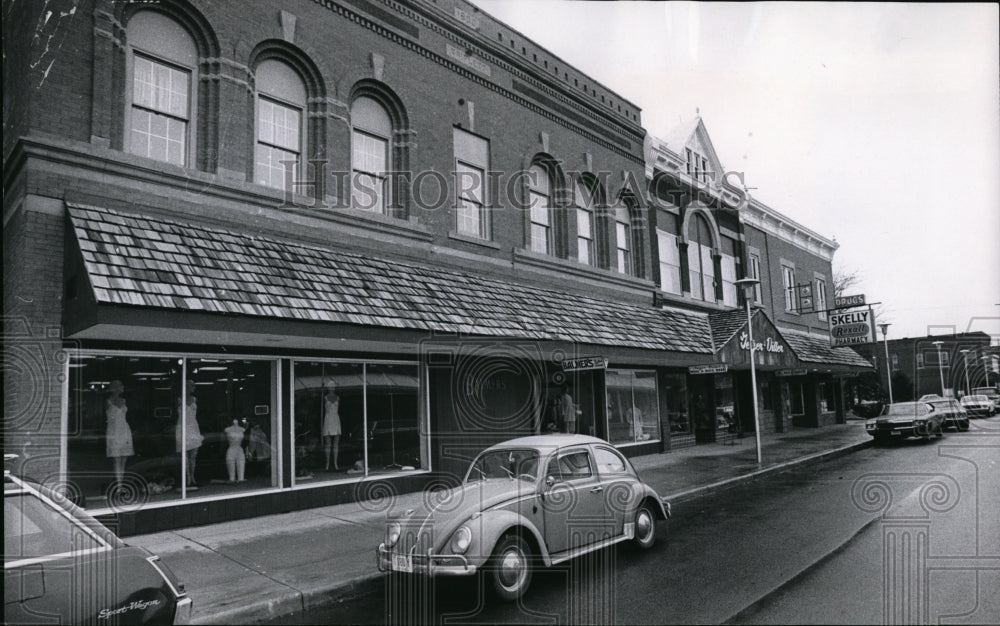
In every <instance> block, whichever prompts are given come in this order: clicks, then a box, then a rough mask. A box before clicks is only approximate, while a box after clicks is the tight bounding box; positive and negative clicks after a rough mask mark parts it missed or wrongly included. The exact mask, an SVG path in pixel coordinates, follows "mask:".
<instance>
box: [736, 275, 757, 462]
mask: <svg viewBox="0 0 1000 626" xmlns="http://www.w3.org/2000/svg"><path fill="white" fill-rule="evenodd" d="M759 282H760V281H759V280H757V279H756V278H741V279H739V280H737V281H736V285H738V286H740V287H742V288H743V296H744V298H743V299H744V300H746V303H747V338H748V340H749V342H750V389H751V392H752V395H753V433H754V439H755V440H756V443H757V465H760V464H761V462H762V458H761V453H760V419H759V418H758V416H757V360H756V358H755V356H754V346H753V319H752V318H751V316H750V301H751V300H753V292H754V287H755V286H756V285H757V283H759Z"/></svg>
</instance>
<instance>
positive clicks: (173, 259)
mask: <svg viewBox="0 0 1000 626" xmlns="http://www.w3.org/2000/svg"><path fill="white" fill-rule="evenodd" d="M67 208H68V211H69V215H70V221H71V225H72V228H73V234H74V235H75V237H76V241H77V243H78V245H79V248H80V252H81V255H82V258H83V264H84V268H85V273H86V275H87V277H88V278H89V281H90V285H91V287H92V289H93V295H94V299H95V300H96V303H97V305H98V306H102V305H115V306H122V307H153V308H156V309H169V310H173V311H194V312H201V313H213V314H222V315H242V316H252V317H258V318H277V319H282V320H297V321H313V322H334V323H340V324H353V325H358V326H365V327H381V328H386V329H408V330H421V331H434V332H442V333H457V334H463V335H473V336H483V337H497V338H500V337H511V338H523V339H531V340H553V341H567V342H574V343H581V344H594V345H600V346H613V347H621V348H641V349H646V350H665V351H672V352H681V353H692V354H699V355H704V354H708V355H710V354H711V353H712V339H711V331H710V329H709V324H708V320H707V318H706V317H705V316H700V315H696V314H688V313H683V312H677V311H662V310H659V309H655V308H652V307H641V306H635V305H629V304H623V303H618V302H611V301H606V300H600V299H597V298H589V297H583V296H579V295H572V294H568V293H563V292H559V291H554V290H549V289H540V288H537V287H528V286H525V285H520V284H516V283H511V282H506V281H502V280H498V279H493V278H485V277H482V276H476V275H471V274H465V273H461V272H456V271H448V270H444V269H438V268H431V267H420V266H416V265H413V264H409V263H403V262H400V261H391V260H387V259H377V258H370V257H366V256H361V255H357V254H350V253H346V252H340V251H335V250H331V249H329V248H323V247H318V246H311V245H305V244H302V243H297V242H289V241H281V240H278V239H270V238H264V237H259V236H252V235H248V234H244V233H240V232H236V231H232V230H226V229H222V228H214V227H208V226H202V225H192V224H188V223H182V222H179V221H172V220H167V219H163V218H159V217H151V216H146V215H138V214H131V213H123V212H118V211H113V210H110V209H107V208H100V207H94V206H83V205H77V204H68V205H67ZM702 360H704V359H703V358H702Z"/></svg>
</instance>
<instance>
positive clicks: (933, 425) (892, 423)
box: [865, 400, 944, 444]
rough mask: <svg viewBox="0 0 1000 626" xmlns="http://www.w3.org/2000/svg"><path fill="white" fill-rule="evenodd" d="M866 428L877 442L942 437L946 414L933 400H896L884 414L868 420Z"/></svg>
mask: <svg viewBox="0 0 1000 626" xmlns="http://www.w3.org/2000/svg"><path fill="white" fill-rule="evenodd" d="M865 429H866V430H867V431H868V434H869V435H871V436H872V437H873V438H874V439H875V443H877V444H884V443H888V442H889V441H890V440H892V439H906V438H907V437H923V438H924V439H930V437H931V436H932V435H937V436H938V437H941V436H942V432H943V431H944V414H942V413H940V412H938V411H937V410H936V408H935V407H934V405H933V404H932V403H931V402H921V401H919V400H918V401H916V402H896V403H894V404H890V405H888V406H887V407H886V408H885V410H884V411H883V413H882V415H880V416H878V417H874V418H871V419H868V420H866V421H865Z"/></svg>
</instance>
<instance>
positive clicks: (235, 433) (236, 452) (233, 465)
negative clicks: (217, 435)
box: [225, 419, 247, 483]
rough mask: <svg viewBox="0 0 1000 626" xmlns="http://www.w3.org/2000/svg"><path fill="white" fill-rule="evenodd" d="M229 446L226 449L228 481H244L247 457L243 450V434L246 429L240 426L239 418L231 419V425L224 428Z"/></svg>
mask: <svg viewBox="0 0 1000 626" xmlns="http://www.w3.org/2000/svg"><path fill="white" fill-rule="evenodd" d="M225 433H226V441H227V442H228V443H229V448H228V449H227V450H226V469H227V470H228V471H229V482H230V483H241V482H244V478H243V475H244V472H245V471H246V466H247V458H246V454H245V453H244V452H243V435H244V434H245V433H246V429H245V428H244V427H243V426H240V422H239V420H235V419H234V420H233V425H232V426H229V427H228V428H226V430H225Z"/></svg>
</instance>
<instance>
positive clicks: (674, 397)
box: [663, 374, 694, 446]
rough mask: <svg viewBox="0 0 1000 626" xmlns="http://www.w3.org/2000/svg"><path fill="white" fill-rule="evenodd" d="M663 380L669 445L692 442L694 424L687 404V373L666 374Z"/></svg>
mask: <svg viewBox="0 0 1000 626" xmlns="http://www.w3.org/2000/svg"><path fill="white" fill-rule="evenodd" d="M663 380H664V384H665V385H666V387H667V388H666V390H665V394H664V395H665V396H666V400H667V407H666V409H667V421H668V423H669V425H670V438H671V445H674V446H676V445H680V444H683V443H694V437H693V436H694V425H693V424H692V423H691V415H690V413H689V412H688V405H687V394H688V389H687V375H686V374H667V375H665V376H664V377H663Z"/></svg>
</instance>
